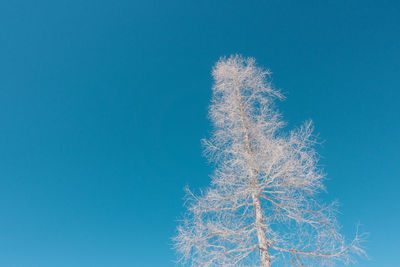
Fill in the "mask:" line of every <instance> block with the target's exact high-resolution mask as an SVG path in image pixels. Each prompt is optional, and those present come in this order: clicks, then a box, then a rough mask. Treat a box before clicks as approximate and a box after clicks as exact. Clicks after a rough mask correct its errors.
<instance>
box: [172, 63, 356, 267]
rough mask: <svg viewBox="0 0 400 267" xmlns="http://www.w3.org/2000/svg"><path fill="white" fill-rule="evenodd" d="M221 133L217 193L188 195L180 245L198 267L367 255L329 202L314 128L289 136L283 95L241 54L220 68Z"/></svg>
mask: <svg viewBox="0 0 400 267" xmlns="http://www.w3.org/2000/svg"><path fill="white" fill-rule="evenodd" d="M212 74H213V77H214V79H215V84H214V86H213V98H212V104H211V107H210V117H211V119H212V121H213V123H214V127H215V129H214V131H213V135H212V137H211V138H210V139H209V140H204V141H203V142H204V145H205V154H206V155H207V156H208V157H209V158H210V160H211V161H213V162H214V163H215V166H216V170H215V173H214V174H213V176H212V181H211V186H210V187H209V188H208V189H206V190H205V191H204V192H203V193H201V194H199V195H195V194H193V193H192V192H191V191H190V190H187V201H186V206H187V212H186V213H185V215H184V218H183V220H182V221H181V223H180V225H179V226H178V230H177V232H178V233H177V235H176V237H175V238H174V242H175V247H176V249H177V251H178V252H179V254H180V260H181V262H182V263H187V264H190V265H192V266H263V267H267V266H271V264H273V263H277V264H278V263H280V264H284V265H291V264H292V265H294V266H312V265H316V266H325V265H333V264H334V263H335V262H336V261H342V262H345V263H348V262H349V261H350V260H351V257H350V256H351V254H353V253H362V252H363V251H362V249H360V248H359V246H358V242H359V238H358V237H357V235H356V237H355V238H354V240H353V241H351V242H349V243H346V242H345V241H344V237H343V236H342V235H341V234H340V233H339V231H338V228H339V227H338V225H337V222H336V219H335V205H334V204H331V205H325V204H322V203H321V201H320V200H318V199H317V197H316V195H317V193H319V192H320V191H321V190H323V189H324V187H323V185H322V180H323V178H324V173H323V172H322V170H321V169H320V168H319V166H318V155H317V153H316V152H315V150H314V145H315V143H316V140H315V138H314V136H313V134H312V130H313V129H312V128H313V127H312V124H311V122H306V123H305V124H304V125H303V126H301V127H300V128H299V129H296V130H293V131H290V132H289V133H284V132H283V126H284V122H283V121H282V120H281V116H280V114H279V113H278V111H277V110H276V109H275V108H274V101H275V100H276V99H282V98H283V95H282V94H281V93H280V92H279V91H278V90H276V89H274V88H272V86H271V84H270V82H269V81H268V78H269V75H270V73H269V72H268V71H264V70H263V69H261V68H260V67H258V66H256V64H255V61H254V59H252V58H243V57H241V56H238V55H235V56H231V57H229V58H222V59H220V60H219V61H218V62H217V64H216V65H215V67H214V69H213V72H212Z"/></svg>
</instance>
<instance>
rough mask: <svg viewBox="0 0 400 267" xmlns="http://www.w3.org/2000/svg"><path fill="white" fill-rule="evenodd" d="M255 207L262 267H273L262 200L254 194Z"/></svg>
mask: <svg viewBox="0 0 400 267" xmlns="http://www.w3.org/2000/svg"><path fill="white" fill-rule="evenodd" d="M252 198H253V206H254V213H255V216H256V218H255V227H256V230H257V239H258V249H259V251H260V261H261V264H260V267H271V260H270V255H269V252H268V242H267V237H266V235H265V227H264V222H263V221H264V220H263V214H262V210H261V203H260V198H259V197H258V196H257V195H255V194H253V195H252Z"/></svg>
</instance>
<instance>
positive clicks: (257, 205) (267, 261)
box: [234, 77, 271, 267]
mask: <svg viewBox="0 0 400 267" xmlns="http://www.w3.org/2000/svg"><path fill="white" fill-rule="evenodd" d="M235 79H236V77H235ZM234 87H235V90H236V93H237V96H238V100H239V109H240V113H241V114H240V115H241V118H242V123H243V130H244V133H245V136H246V144H245V146H246V151H247V155H248V160H249V164H250V172H251V175H250V186H251V187H252V188H253V189H254V192H253V193H252V200H253V207H254V213H255V220H254V226H255V227H256V231H257V239H258V250H259V252H260V267H271V257H270V255H269V252H268V242H267V237H266V233H265V225H264V218H263V213H262V209H261V202H260V197H259V195H258V193H257V188H258V181H257V177H256V175H255V174H256V173H257V171H256V168H255V166H254V163H253V157H254V156H253V154H254V152H253V150H252V147H251V141H250V140H251V137H250V135H249V125H248V121H247V116H246V114H245V110H244V107H243V101H242V96H241V93H240V89H239V85H238V83H237V81H235V82H234Z"/></svg>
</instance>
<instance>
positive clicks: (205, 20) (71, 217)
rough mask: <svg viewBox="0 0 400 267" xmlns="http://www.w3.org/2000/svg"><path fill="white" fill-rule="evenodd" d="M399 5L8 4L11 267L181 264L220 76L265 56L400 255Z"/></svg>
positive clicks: (4, 202) (7, 237)
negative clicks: (237, 56) (178, 251)
mask: <svg viewBox="0 0 400 267" xmlns="http://www.w3.org/2000/svg"><path fill="white" fill-rule="evenodd" d="M399 12H400V4H399V2H398V1H370V0H360V1H344V0H336V1H316V0H315V1H278V0H263V1H261V0H259V1H256V0H250V1H211V0H209V1H151V0H147V1H141V2H139V1H105V0H96V1H93V0H88V1H76V0H68V1H66V0H60V1H20V0H15V1H2V2H0V59H1V60H0V124H1V130H0V251H1V253H0V266H7V267H17V266H18V267H25V266H29V267H31V266H32V267H34V266H38V267H39V266H40V267H47V266H49V267H50V266H52V267H53V266H60V267H62V266H74V267H80V266H96V267H101V266H118V267H123V266H138V267H142V266H143V267H147V266H174V264H173V260H174V259H175V258H174V252H173V251H172V250H171V241H170V238H171V236H172V235H173V234H174V229H175V227H176V220H177V219H178V218H179V217H180V214H181V213H182V212H183V208H182V203H183V202H182V197H183V195H184V194H183V191H182V188H183V187H184V186H185V185H189V186H190V187H191V188H195V189H198V188H201V187H204V186H206V185H207V184H208V182H209V174H211V172H212V166H210V165H209V164H208V163H207V160H205V159H204V158H203V157H202V156H201V145H200V139H201V138H203V137H206V136H207V135H208V133H209V132H210V131H211V125H210V123H209V121H208V120H207V106H208V104H209V100H210V96H211V85H212V79H211V75H210V72H211V67H212V66H213V64H214V63H215V62H216V61H217V60H218V58H219V57H220V56H224V55H230V54H232V53H241V54H243V55H244V56H253V57H255V58H256V59H257V61H258V63H259V64H260V65H262V66H265V67H268V68H270V69H271V71H272V72H273V83H274V85H275V86H276V87H277V88H281V89H282V91H284V92H285V93H286V96H287V100H286V101H283V102H281V103H279V109H280V110H281V112H282V113H283V116H284V117H285V120H286V121H288V127H296V126H298V125H300V123H302V122H303V121H305V120H307V119H313V120H314V122H315V127H316V131H317V132H318V133H319V136H320V138H321V140H324V143H323V145H322V146H321V147H319V149H318V151H319V152H320V153H321V155H322V156H323V158H322V164H323V165H324V166H325V170H326V172H327V173H328V180H327V181H326V185H327V188H328V194H325V195H323V198H324V199H325V200H327V201H329V200H334V199H338V200H339V201H340V203H341V207H340V210H341V214H340V216H339V220H340V222H341V224H342V226H343V233H344V234H346V235H347V236H348V237H349V238H351V235H352V233H353V232H354V225H355V223H357V222H360V223H361V224H362V230H363V231H365V232H369V233H370V236H369V239H368V242H367V243H366V246H367V252H368V254H369V256H370V258H371V259H370V260H368V261H366V260H360V262H359V264H358V265H356V266H389V267H391V266H396V264H398V259H397V258H398V255H397V254H398V251H397V250H398V248H399V247H400V230H399V227H398V225H399V223H400V207H399V205H400V201H399V188H400V179H399V178H400V172H399V160H400V157H399V154H398V151H399V148H400V114H399V113H400V112H399V110H400V109H399V104H400V103H399V102H400V93H399V86H400V79H399V77H400V66H399V60H400V50H399V45H400V34H399V32H400V19H399V15H398V14H399Z"/></svg>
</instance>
